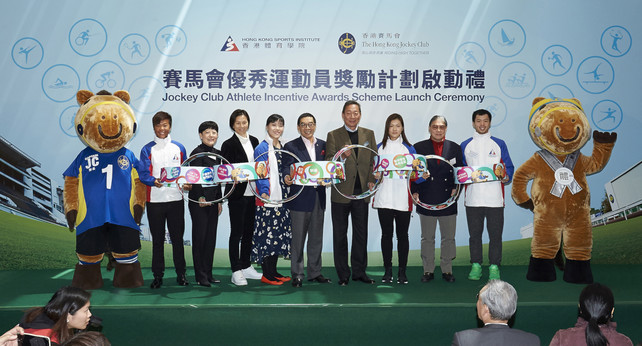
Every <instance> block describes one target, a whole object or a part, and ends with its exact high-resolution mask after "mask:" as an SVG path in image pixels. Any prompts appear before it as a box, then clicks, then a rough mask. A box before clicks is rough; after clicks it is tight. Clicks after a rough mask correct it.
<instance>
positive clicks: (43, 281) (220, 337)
mask: <svg viewBox="0 0 642 346" xmlns="http://www.w3.org/2000/svg"><path fill="white" fill-rule="evenodd" d="M189 269H191V268H188V279H189V280H192V281H191V285H190V286H188V287H181V286H178V285H177V284H176V281H175V274H174V273H173V272H172V268H169V270H168V271H166V275H165V279H164V282H165V285H164V286H163V287H162V288H161V289H158V290H151V289H150V288H149V286H148V285H149V283H150V282H151V278H152V274H151V271H150V270H149V269H148V268H144V269H143V274H144V276H145V284H146V285H145V286H143V287H140V288H137V289H115V288H113V287H111V276H112V274H111V273H109V272H107V271H103V275H104V278H105V286H104V287H103V288H102V289H98V290H94V291H93V292H92V299H91V304H92V311H93V313H94V314H95V315H97V316H99V317H101V318H103V320H104V328H103V332H104V333H105V335H107V337H108V338H109V339H110V340H111V341H112V343H114V344H115V345H133V344H157V345H179V344H225V345H230V344H261V345H264V344H282V343H284V342H285V343H288V342H290V341H295V340H300V342H305V343H307V344H328V343H334V344H352V345H354V344H399V343H423V344H429V345H445V344H449V343H450V341H451V340H452V335H453V333H454V332H456V331H458V330H461V329H467V328H473V327H476V326H477V323H478V322H477V319H476V311H475V301H476V298H475V295H476V294H477V292H478V291H479V289H480V288H481V287H482V286H483V285H484V281H483V280H484V278H482V280H481V281H477V282H475V281H470V280H467V279H466V276H467V274H468V269H469V268H468V267H455V268H454V274H455V277H456V279H457V281H456V282H455V283H447V282H445V281H443V280H442V279H441V274H440V273H439V271H437V273H436V278H435V280H434V281H432V282H430V283H422V282H420V277H421V275H422V272H421V271H422V270H421V267H409V268H408V276H409V279H410V283H409V284H407V285H399V284H381V283H376V284H374V285H367V284H364V283H361V282H354V281H351V282H350V284H349V285H348V286H347V287H340V286H338V284H337V277H336V273H335V272H334V268H330V267H326V268H324V275H325V276H326V277H330V278H331V279H332V280H333V283H332V284H318V283H309V282H308V281H304V284H303V287H302V288H293V287H292V286H291V285H290V284H289V283H287V284H284V285H283V286H269V285H265V284H262V283H260V282H259V281H253V280H250V281H249V285H248V286H245V287H236V286H234V285H233V284H232V283H230V281H229V280H230V273H229V270H227V269H226V268H216V269H215V272H214V275H215V277H217V278H219V279H221V281H222V283H220V284H217V285H213V287H211V288H206V287H201V286H197V285H194V282H193V276H191V275H190V274H191V272H190V271H189ZM279 270H280V271H281V272H282V273H284V274H285V273H287V272H288V270H287V268H279ZM593 272H594V276H595V280H596V281H599V282H601V283H604V284H607V285H608V286H609V287H611V289H612V290H613V292H614V295H615V300H616V309H615V321H617V322H618V331H620V332H621V333H624V334H626V335H628V336H629V337H630V338H631V339H632V340H633V342H634V343H636V342H640V341H642V330H640V328H639V327H638V326H639V324H640V321H642V318H640V317H639V316H642V289H640V287H642V265H593ZM394 273H395V274H396V272H394ZM501 273H502V279H503V280H506V281H508V282H510V283H511V284H513V285H514V286H515V288H516V289H517V292H518V295H519V302H518V310H517V314H516V317H515V318H514V321H513V327H515V328H519V329H523V330H527V331H530V332H533V333H535V334H537V335H539V336H540V339H541V341H542V344H548V343H549V342H550V339H551V338H552V336H553V334H554V333H555V331H556V330H557V329H560V328H568V327H570V326H572V325H573V324H574V323H575V320H576V316H577V299H578V296H579V293H580V291H581V290H582V288H583V285H573V284H568V283H566V282H564V281H562V279H561V277H562V273H561V272H558V280H557V281H555V282H550V283H535V282H530V281H527V280H526V279H525V273H526V267H525V266H503V267H502V268H501ZM368 274H369V275H370V276H371V277H372V278H373V279H375V280H376V281H377V282H379V281H380V278H381V275H382V274H383V268H381V267H373V268H370V270H368ZM72 275H73V270H63V271H61V270H24V271H0V287H1V290H0V291H1V292H2V294H0V328H2V329H5V330H6V329H9V328H10V327H11V326H13V325H14V324H15V323H16V322H17V321H18V320H19V319H20V317H21V315H22V313H23V311H24V310H25V309H28V308H30V307H34V306H41V305H44V304H46V302H47V301H48V300H49V298H50V297H51V295H52V293H53V292H55V291H56V290H57V289H58V288H59V287H61V286H65V285H69V284H70V283H71V277H72ZM484 275H485V276H486V277H487V268H484ZM395 276H396V275H395Z"/></svg>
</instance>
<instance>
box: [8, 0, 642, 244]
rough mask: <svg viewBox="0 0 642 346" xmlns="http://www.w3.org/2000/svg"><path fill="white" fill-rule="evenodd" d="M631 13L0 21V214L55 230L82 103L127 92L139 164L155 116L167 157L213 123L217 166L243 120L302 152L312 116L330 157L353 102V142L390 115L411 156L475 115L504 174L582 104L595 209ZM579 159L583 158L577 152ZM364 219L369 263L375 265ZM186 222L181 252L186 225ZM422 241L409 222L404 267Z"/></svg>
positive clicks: (46, 8) (452, 11)
mask: <svg viewBox="0 0 642 346" xmlns="http://www.w3.org/2000/svg"><path fill="white" fill-rule="evenodd" d="M641 12H642V3H641V2H639V1H618V0H616V1H609V2H604V1H598V0H588V1H587V0H569V1H562V2H560V1H548V0H545V1H512V0H500V1H474V0H462V1H407V0H394V1H393V0H391V1H387V0H381V1H371V0H351V1H340V0H330V1H322V2H319V1H276V0H275V1H252V0H250V1H203V0H194V1H189V0H187V1H158V0H153V1H152V0H148V1H142V0H141V1H124V0H113V1H108V2H105V1H80V0H75V1H74V0H67V1H36V0H23V1H14V2H11V3H7V4H5V5H4V6H3V11H2V13H0V23H2V24H1V25H2V28H3V30H2V33H3V34H2V35H1V36H0V49H2V51H3V52H4V55H3V58H2V59H1V60H0V64H1V65H0V66H1V71H2V73H3V80H4V82H3V86H2V93H1V95H0V114H1V115H0V116H1V117H2V122H1V123H2V125H1V126H0V136H1V141H0V143H2V144H1V145H2V150H1V151H0V155H2V156H1V157H0V162H1V164H0V167H1V177H0V184H1V185H0V188H2V190H0V195H2V196H4V197H0V198H1V201H0V202H1V203H0V204H2V205H3V206H4V208H12V206H11V203H14V204H16V203H15V202H11V201H10V200H11V199H12V198H20V196H18V197H15V196H16V195H22V196H23V197H24V198H25V199H27V200H31V201H34V204H35V205H36V206H37V208H41V209H43V210H47V212H48V213H50V214H51V217H53V218H54V219H56V220H58V221H59V222H61V223H64V217H63V215H62V212H61V204H62V201H61V198H62V197H61V191H62V186H63V177H62V172H63V171H64V170H65V169H66V168H67V167H68V165H69V164H70V163H71V161H72V160H73V159H74V157H75V156H76V155H77V154H78V152H80V151H81V150H82V149H83V147H84V146H83V144H82V143H81V142H80V140H79V139H78V138H77V137H76V133H75V130H74V126H73V119H74V116H75V113H76V111H77V110H78V105H77V103H76V99H75V95H76V92H77V91H78V90H80V89H88V90H91V91H92V92H94V93H96V92H98V91H100V90H103V89H104V90H107V91H110V92H114V91H116V90H120V89H124V90H127V91H129V93H130V94H131V106H132V108H133V109H134V111H135V113H136V118H137V121H138V131H137V132H136V135H135V137H134V139H133V140H132V141H131V142H130V143H129V144H128V148H130V149H131V150H132V151H134V152H135V153H136V154H139V153H140V149H141V148H142V147H143V146H144V145H145V144H146V143H148V142H149V141H151V140H153V135H154V133H153V129H152V123H151V118H152V116H153V115H154V113H156V112H157V111H160V110H163V111H166V112H168V113H170V114H171V115H172V116H173V127H172V133H171V136H172V139H174V140H177V141H179V142H181V143H182V144H184V145H185V147H186V148H187V150H188V152H189V151H191V150H192V149H193V148H194V147H196V146H197V145H198V144H199V143H200V141H199V137H198V131H197V128H198V125H199V124H200V123H201V122H203V121H205V120H214V121H216V122H217V123H218V125H219V140H218V143H217V145H216V147H217V148H220V145H221V143H222V142H223V141H224V140H226V139H227V138H229V137H230V136H231V135H232V130H231V129H230V127H229V125H228V124H229V116H230V114H231V113H232V111H233V110H235V109H237V108H242V109H245V110H247V112H248V113H249V115H250V118H251V126H250V130H249V133H250V134H252V135H254V136H256V137H258V138H260V139H262V138H264V137H265V135H266V132H265V127H264V126H265V120H266V118H267V117H268V116H269V115H270V114H273V113H278V114H281V115H283V116H284V118H285V132H284V135H283V138H282V140H283V142H286V141H289V140H292V139H294V138H295V137H296V136H298V133H297V130H296V119H297V117H298V116H299V115H300V114H302V113H304V112H309V113H312V114H314V115H315V116H316V118H317V128H316V136H317V137H319V138H321V139H325V137H326V134H327V133H328V132H329V131H331V130H333V129H335V128H338V127H340V126H342V120H341V108H342V106H343V103H344V102H345V101H348V100H357V101H358V102H360V103H361V108H362V118H361V123H360V126H362V127H365V128H369V129H372V130H374V132H375V136H376V138H377V141H378V142H380V141H381V139H382V138H383V135H384V123H385V119H386V118H387V116H388V115H390V114H392V113H399V114H401V115H402V116H403V117H404V120H405V125H406V127H405V130H406V135H407V137H408V139H409V140H410V141H411V142H412V143H416V142H418V141H420V140H424V139H426V138H428V135H429V134H428V120H429V119H430V117H432V116H433V115H436V114H439V115H443V116H445V117H446V118H447V120H448V133H447V138H448V139H449V140H453V141H455V142H462V141H464V140H465V139H467V138H469V137H471V136H472V134H473V127H472V125H471V122H472V119H471V114H472V112H473V111H474V110H476V109H479V108H485V109H487V110H489V111H490V112H492V115H493V117H492V128H491V130H490V132H491V134H492V135H493V136H496V137H499V138H501V139H503V140H505V141H506V143H507V145H508V148H509V151H510V155H511V157H512V159H513V162H514V163H515V165H516V166H519V165H520V164H522V163H523V162H524V161H526V160H527V159H528V158H529V157H530V156H531V155H532V154H533V153H534V152H535V151H536V150H537V149H538V148H537V147H536V146H535V145H534V144H533V143H532V142H531V140H530V139H529V137H528V133H527V131H528V129H527V123H528V115H529V110H530V108H531V105H532V100H533V98H535V97H537V96H544V97H548V98H572V97H576V98H578V99H579V100H580V101H581V102H582V105H583V107H584V110H585V111H586V115H587V116H588V118H589V121H590V124H591V126H592V128H593V129H595V130H600V131H616V132H617V133H618V141H617V143H616V145H615V149H614V153H613V156H612V157H611V161H610V162H609V164H608V165H607V166H606V168H605V169H604V171H602V172H600V173H598V174H595V175H593V176H591V177H589V178H588V182H589V185H590V187H591V189H592V192H593V194H592V195H593V196H592V200H591V205H592V206H593V207H595V208H599V205H600V201H601V199H602V196H603V194H604V192H603V191H604V184H605V183H606V182H608V181H610V180H611V179H613V178H614V177H616V176H618V175H619V174H620V173H622V172H623V171H624V170H626V169H628V168H630V167H632V166H633V165H634V164H635V163H637V162H638V161H640V158H641V157H642V155H640V151H639V150H638V147H639V146H640V140H639V137H640V135H639V131H640V129H641V128H642V116H641V115H640V112H639V108H640V106H639V105H635V104H634V103H635V101H636V100H637V99H638V98H639V97H640V95H642V88H641V87H640V83H638V82H639V81H638V78H640V77H641V76H642V66H641V65H640V63H639V57H640V56H642V52H641V51H640V45H639V42H640V38H641V36H642V35H641V34H642V23H641V22H640V20H639V18H638V17H639V16H638V14H639V13H641ZM636 43H637V44H636ZM635 57H638V58H635ZM591 149H592V141H590V142H589V144H588V145H586V147H585V148H583V150H582V152H583V153H584V154H587V155H590V153H591ZM509 189H510V186H508V187H507V188H506V191H505V192H506V196H510V191H509ZM12 196H13V197H12ZM638 197H639V198H638V199H642V196H638ZM328 210H329V208H328ZM459 211H460V213H459V222H458V226H457V238H456V240H457V244H458V245H467V243H468V231H467V227H466V221H465V216H464V214H465V213H464V212H463V200H460V201H459ZM227 214H228V212H227V207H225V210H224V211H223V214H222V217H221V219H220V222H219V233H218V243H217V247H219V248H226V247H227V241H228V235H229V218H228V215H227ZM327 214H329V211H328V213H327ZM370 214H371V215H370V218H369V229H370V232H369V233H370V236H369V239H368V249H369V250H370V251H380V246H379V238H380V233H381V231H380V227H379V224H378V220H377V217H376V214H375V212H374V211H371V213H370ZM143 219H144V220H145V218H143ZM505 219H506V220H505V227H504V239H505V240H510V239H518V238H521V236H522V235H521V234H520V228H522V227H524V226H527V225H528V224H529V223H530V222H531V220H532V214H531V213H530V212H528V211H525V210H522V209H520V208H518V207H517V206H516V205H515V203H514V202H513V201H512V200H511V199H510V197H509V198H508V200H507V201H506V212H505ZM186 222H187V225H186V226H187V227H186V230H187V232H186V239H187V240H190V239H191V234H190V232H191V231H190V230H191V227H190V219H189V217H188V216H187V215H186ZM331 227H332V225H331V222H330V218H329V216H327V217H326V223H325V237H324V251H332V245H331V244H332V240H331V234H332V231H331ZM143 230H144V234H145V236H146V237H147V238H149V233H148V231H147V227H146V225H143ZM419 234H420V230H419V222H418V219H417V218H413V220H412V223H411V230H410V237H411V242H410V244H411V248H412V249H418V248H419V244H420V236H419ZM70 251H73V249H70Z"/></svg>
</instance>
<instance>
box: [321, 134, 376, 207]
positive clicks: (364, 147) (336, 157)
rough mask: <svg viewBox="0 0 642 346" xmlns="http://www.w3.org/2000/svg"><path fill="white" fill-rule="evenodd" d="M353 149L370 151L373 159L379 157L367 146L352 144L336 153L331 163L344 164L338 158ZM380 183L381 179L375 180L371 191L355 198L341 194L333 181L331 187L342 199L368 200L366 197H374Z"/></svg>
mask: <svg viewBox="0 0 642 346" xmlns="http://www.w3.org/2000/svg"><path fill="white" fill-rule="evenodd" d="M354 148H361V149H368V150H370V151H371V152H373V153H374V154H375V158H376V157H377V156H379V154H378V153H377V152H376V151H374V150H372V148H370V147H367V146H365V145H361V144H352V145H347V146H345V147H343V148H341V150H339V151H337V153H336V154H334V156H333V157H332V161H340V162H344V161H345V160H341V159H340V158H341V155H342V154H343V153H345V152H346V151H348V150H352V149H354ZM373 168H374V166H373ZM373 172H374V169H373ZM382 181H383V179H381V178H379V179H377V180H376V181H375V185H374V186H373V187H372V189H369V190H368V191H366V192H363V193H361V194H360V195H356V196H355V195H345V194H343V193H342V192H341V191H339V189H338V188H337V186H336V184H337V183H335V182H334V181H333V182H332V187H334V189H335V190H336V191H337V192H338V193H339V194H340V195H341V196H343V197H345V198H347V199H350V200H359V199H364V198H368V197H370V196H372V195H374V194H375V193H376V192H377V190H379V187H380V186H381V182H382ZM339 183H340V182H339Z"/></svg>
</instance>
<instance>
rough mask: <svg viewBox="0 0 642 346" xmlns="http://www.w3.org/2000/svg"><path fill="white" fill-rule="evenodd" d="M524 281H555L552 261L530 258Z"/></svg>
mask: <svg viewBox="0 0 642 346" xmlns="http://www.w3.org/2000/svg"><path fill="white" fill-rule="evenodd" d="M526 279H528V280H530V281H540V282H549V281H555V279H557V274H556V273H555V263H554V261H553V260H552V259H543V258H535V257H533V256H531V261H530V263H529V264H528V272H527V273H526Z"/></svg>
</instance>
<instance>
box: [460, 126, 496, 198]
mask: <svg viewBox="0 0 642 346" xmlns="http://www.w3.org/2000/svg"><path fill="white" fill-rule="evenodd" d="M464 156H465V157H466V164H467V165H468V166H486V167H492V166H493V165H494V164H496V163H500V162H501V160H502V151H501V149H500V148H499V145H498V144H497V142H495V141H494V140H492V139H491V138H490V132H487V133H485V134H483V135H482V134H479V133H477V132H475V133H474V134H473V140H472V141H471V142H470V143H468V145H467V146H466V149H464ZM503 191H504V188H503V187H502V183H501V182H500V181H491V182H487V183H476V184H469V185H467V186H466V198H465V205H466V206H467V207H493V208H498V207H503V206H504V193H503Z"/></svg>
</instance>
